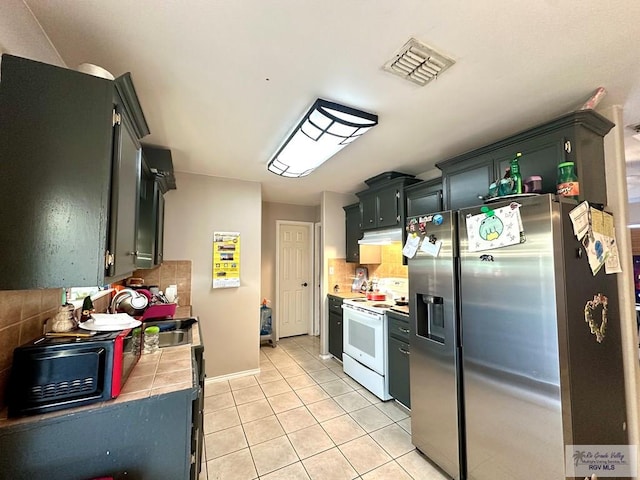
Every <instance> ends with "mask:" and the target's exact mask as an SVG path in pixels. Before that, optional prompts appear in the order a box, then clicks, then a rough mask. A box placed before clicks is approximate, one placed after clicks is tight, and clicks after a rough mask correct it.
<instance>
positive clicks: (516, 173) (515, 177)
mask: <svg viewBox="0 0 640 480" xmlns="http://www.w3.org/2000/svg"><path fill="white" fill-rule="evenodd" d="M521 156H522V153H520V152H518V153H516V156H515V157H514V158H513V160H511V165H510V167H511V180H512V181H513V193H522V192H523V190H522V175H521V174H520V164H519V163H518V159H519V158H520V157H521Z"/></svg>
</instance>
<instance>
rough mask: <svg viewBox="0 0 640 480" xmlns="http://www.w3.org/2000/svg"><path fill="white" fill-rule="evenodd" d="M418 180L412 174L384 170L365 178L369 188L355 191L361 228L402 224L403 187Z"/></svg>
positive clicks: (404, 209) (403, 214) (370, 228)
mask: <svg viewBox="0 0 640 480" xmlns="http://www.w3.org/2000/svg"><path fill="white" fill-rule="evenodd" d="M419 181H420V180H418V179H416V178H414V176H413V175H407V174H404V173H399V172H385V173H382V174H380V175H377V176H375V177H372V178H370V179H368V180H366V181H365V183H366V184H367V185H369V189H367V190H363V191H362V192H358V193H356V195H357V196H358V198H359V199H360V211H361V213H362V221H361V228H362V230H373V229H380V228H391V227H398V226H399V227H402V226H404V219H405V211H406V205H405V194H404V189H405V188H406V187H407V186H409V185H412V184H414V183H417V182H419Z"/></svg>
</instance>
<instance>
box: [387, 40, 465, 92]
mask: <svg viewBox="0 0 640 480" xmlns="http://www.w3.org/2000/svg"><path fill="white" fill-rule="evenodd" d="M454 63H455V62H454V61H453V60H452V59H451V58H449V57H447V56H445V55H443V54H441V53H439V52H436V51H435V50H434V49H433V48H431V47H430V46H428V45H426V44H424V43H422V42H419V41H418V40H416V39H415V38H411V39H409V41H408V42H407V43H405V44H404V46H403V47H402V48H401V49H400V50H399V51H398V52H397V53H396V55H395V57H394V58H393V59H392V60H389V61H388V62H387V63H386V64H385V65H384V67H383V68H384V70H386V71H387V72H391V73H394V74H396V75H399V76H401V77H403V78H405V79H406V80H409V81H411V82H413V83H417V84H418V85H420V86H425V85H426V84H427V83H429V82H430V81H431V80H433V79H434V78H437V77H438V76H439V75H441V74H442V72H444V71H445V70H446V69H447V68H449V67H450V66H451V65H453V64H454Z"/></svg>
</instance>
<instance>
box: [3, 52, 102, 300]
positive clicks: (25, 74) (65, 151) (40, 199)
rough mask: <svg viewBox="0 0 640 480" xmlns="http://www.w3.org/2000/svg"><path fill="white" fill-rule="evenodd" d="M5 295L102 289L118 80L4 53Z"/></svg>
mask: <svg viewBox="0 0 640 480" xmlns="http://www.w3.org/2000/svg"><path fill="white" fill-rule="evenodd" d="M0 68H1V73H2V75H1V81H0V125H1V127H0V158H1V159H2V161H1V162H0V200H1V201H2V208H0V225H2V228H0V252H1V254H0V289H3V290H22V289H36V288H58V287H64V286H95V285H102V284H104V273H105V247H106V245H107V218H108V215H109V196H110V188H111V147H112V135H113V133H112V132H113V124H112V122H113V88H114V87H113V82H111V81H109V80H105V79H103V78H98V77H94V76H92V75H86V74H84V73H80V72H76V71H74V70H69V69H66V68H60V67H56V66H53V65H47V64H44V63H40V62H34V61H32V60H27V59H24V58H19V57H14V56H12V55H7V54H5V55H3V56H2V63H1V65H0Z"/></svg>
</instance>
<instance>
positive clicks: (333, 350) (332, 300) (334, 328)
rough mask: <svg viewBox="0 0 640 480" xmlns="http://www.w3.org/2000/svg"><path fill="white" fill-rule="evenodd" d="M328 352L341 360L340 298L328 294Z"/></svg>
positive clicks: (341, 327)
mask: <svg viewBox="0 0 640 480" xmlns="http://www.w3.org/2000/svg"><path fill="white" fill-rule="evenodd" d="M328 299H329V353H330V354H331V355H333V356H334V357H336V358H337V359H338V360H340V361H342V342H343V331H342V329H343V326H342V298H340V297H336V296H334V295H329V296H328Z"/></svg>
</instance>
